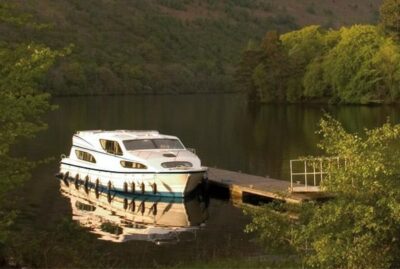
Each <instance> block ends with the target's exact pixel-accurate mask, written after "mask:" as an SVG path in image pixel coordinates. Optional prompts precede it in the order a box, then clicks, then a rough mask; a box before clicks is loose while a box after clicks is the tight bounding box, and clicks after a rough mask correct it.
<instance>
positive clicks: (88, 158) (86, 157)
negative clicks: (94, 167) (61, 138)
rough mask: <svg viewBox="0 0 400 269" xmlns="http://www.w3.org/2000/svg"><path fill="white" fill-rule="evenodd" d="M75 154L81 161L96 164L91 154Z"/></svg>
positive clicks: (77, 152) (82, 152)
mask: <svg viewBox="0 0 400 269" xmlns="http://www.w3.org/2000/svg"><path fill="white" fill-rule="evenodd" d="M75 154H76V157H77V158H78V159H79V160H82V161H86V162H91V163H96V159H95V158H94V157H93V155H92V154H90V153H88V152H85V151H81V150H75Z"/></svg>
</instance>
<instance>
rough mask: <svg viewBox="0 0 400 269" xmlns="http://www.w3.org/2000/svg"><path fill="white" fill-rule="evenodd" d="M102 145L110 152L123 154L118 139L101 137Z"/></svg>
mask: <svg viewBox="0 0 400 269" xmlns="http://www.w3.org/2000/svg"><path fill="white" fill-rule="evenodd" d="M100 144H101V147H102V148H103V149H104V150H105V151H107V152H108V153H111V154H114V155H122V149H121V147H120V145H119V144H118V142H117V141H112V140H105V139H100Z"/></svg>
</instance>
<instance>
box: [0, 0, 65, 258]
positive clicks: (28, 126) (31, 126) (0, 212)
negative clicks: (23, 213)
mask: <svg viewBox="0 0 400 269" xmlns="http://www.w3.org/2000/svg"><path fill="white" fill-rule="evenodd" d="M8 10H9V7H8V6H5V5H0V21H3V22H12V23H17V24H18V25H20V23H21V19H20V18H19V17H12V16H10V15H7V14H9V13H8ZM7 16H8V17H7ZM58 55H61V53H60V52H55V51H52V50H50V49H49V48H47V47H45V46H42V45H37V44H11V43H8V44H7V43H2V44H0V205H1V206H0V263H1V260H2V258H3V257H4V256H3V253H2V252H3V250H4V245H5V241H6V240H7V235H8V227H9V226H10V225H11V224H12V220H13V218H14V217H15V212H14V211H9V210H5V206H6V201H7V200H6V199H5V198H6V197H7V194H8V192H9V191H10V190H12V189H14V188H15V187H16V186H18V185H19V184H21V182H23V181H24V180H26V179H27V178H28V177H29V172H30V169H31V168H32V167H33V166H34V164H35V163H33V162H29V161H27V160H26V159H24V158H16V157H13V156H12V155H11V153H10V149H11V147H12V146H13V145H15V144H16V143H17V142H18V141H19V140H20V139H22V138H29V137H32V136H33V135H34V134H35V133H37V132H38V131H40V130H43V129H44V128H46V124H45V123H44V122H43V121H42V120H41V116H42V115H44V114H45V113H46V112H48V111H49V110H50V109H51V107H52V106H51V105H50V103H49V98H50V96H49V94H47V93H45V92H44V91H42V90H41V89H40V88H41V87H40V85H41V82H42V80H43V77H44V75H45V74H46V72H47V70H48V69H49V67H50V66H51V65H52V64H53V62H54V60H55V58H56V57H57V56H58Z"/></svg>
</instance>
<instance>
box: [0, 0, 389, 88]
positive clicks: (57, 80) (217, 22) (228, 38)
mask: <svg viewBox="0 0 400 269" xmlns="http://www.w3.org/2000/svg"><path fill="white" fill-rule="evenodd" d="M380 2H381V1H380V0H370V1H362V0H357V1H352V3H349V2H348V1H344V0H325V1H312V0H301V1H295V0H284V1H278V0H257V1H254V0H224V1H216V0H207V1H204V0H146V1H145V0H137V1H128V0H100V1H99V0H86V1H80V0H68V1H65V0H53V1H50V0H29V1H22V0H20V1H8V3H10V4H12V5H13V6H14V7H15V8H16V9H17V10H18V12H19V13H21V14H30V15H29V16H33V17H34V18H35V20H37V21H39V22H40V23H41V25H42V27H34V28H32V27H24V28H21V27H19V26H18V25H9V24H6V25H5V24H1V25H0V31H1V32H2V39H3V41H5V42H21V41H24V40H31V41H34V42H36V43H39V44H46V45H48V46H49V47H51V48H53V49H62V48H65V47H68V48H69V49H70V50H71V53H70V55H69V56H68V57H65V58H62V59H60V60H58V61H57V62H56V63H55V65H54V66H53V67H52V68H51V70H50V71H49V73H48V75H47V76H46V78H45V79H44V81H43V84H44V85H45V88H46V90H47V91H48V92H50V93H52V94H53V95H88V94H89V95H94V94H120V93H190V92H205V91H210V92H224V91H233V90H236V89H237V88H236V87H235V84H234V74H235V67H236V66H237V63H238V62H239V60H240V54H241V53H240V52H241V51H242V49H243V48H244V47H246V44H247V43H248V41H249V40H250V39H252V40H254V41H255V42H259V41H260V40H261V39H262V37H263V36H264V34H265V32H267V31H268V30H277V31H279V32H287V31H289V30H294V29H298V28H299V27H301V26H303V25H309V24H320V25H323V26H324V27H333V28H337V27H340V26H343V25H351V24H354V23H370V22H376V21H377V19H378V10H379V8H378V7H379V5H380ZM27 17H28V16H27Z"/></svg>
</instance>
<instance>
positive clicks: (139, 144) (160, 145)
mask: <svg viewBox="0 0 400 269" xmlns="http://www.w3.org/2000/svg"><path fill="white" fill-rule="evenodd" d="M123 143H124V146H125V148H126V150H140V149H184V147H183V145H182V143H181V142H180V141H179V140H177V139H165V138H162V139H161V138H160V139H138V140H125V141H124V142H123Z"/></svg>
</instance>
